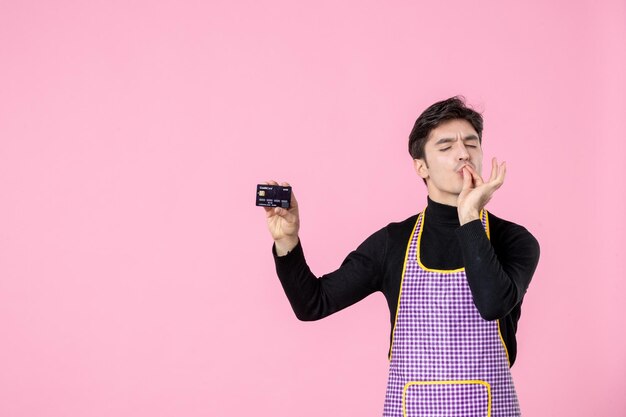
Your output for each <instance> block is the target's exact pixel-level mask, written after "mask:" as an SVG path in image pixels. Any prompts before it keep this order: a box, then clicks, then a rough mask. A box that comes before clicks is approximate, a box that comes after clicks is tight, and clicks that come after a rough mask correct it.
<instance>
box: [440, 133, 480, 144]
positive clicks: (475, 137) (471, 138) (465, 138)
mask: <svg viewBox="0 0 626 417" xmlns="http://www.w3.org/2000/svg"><path fill="white" fill-rule="evenodd" d="M463 140H464V141H468V140H478V136H476V135H468V136H466V137H464V138H463ZM449 142H456V138H441V139H439V140H438V141H437V142H435V146H437V145H441V144H443V143H449Z"/></svg>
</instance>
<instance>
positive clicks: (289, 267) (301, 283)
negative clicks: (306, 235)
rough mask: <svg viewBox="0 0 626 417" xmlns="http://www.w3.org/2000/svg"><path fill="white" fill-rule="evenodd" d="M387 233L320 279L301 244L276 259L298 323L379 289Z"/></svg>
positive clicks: (376, 236) (372, 238)
mask: <svg viewBox="0 0 626 417" xmlns="http://www.w3.org/2000/svg"><path fill="white" fill-rule="evenodd" d="M387 240H388V236H387V231H386V229H381V230H379V231H378V232H376V233H374V234H373V235H371V236H370V237H369V238H367V239H366V240H365V241H364V242H363V243H362V244H361V245H360V246H359V247H358V248H357V249H356V250H355V251H353V252H351V253H350V254H349V255H348V256H347V257H346V258H345V260H344V261H343V263H342V264H341V266H340V267H339V268H338V269H337V270H336V271H334V272H331V273H328V274H326V275H323V276H321V277H319V278H317V277H316V276H315V274H313V273H312V272H311V269H310V268H309V266H308V265H307V263H306V260H305V257H304V251H303V249H302V244H301V242H298V245H297V246H296V247H295V248H294V249H293V250H292V251H291V252H289V253H288V254H287V255H285V256H280V257H279V256H277V255H276V248H275V247H274V246H273V247H272V253H273V255H274V261H275V264H276V273H277V274H278V277H279V279H280V282H281V284H282V286H283V289H284V291H285V294H286V295H287V298H288V299H289V302H290V304H291V307H292V309H293V311H294V313H295V314H296V317H298V319H300V320H305V321H310V320H319V319H321V318H324V317H326V316H328V315H330V314H333V313H335V312H337V311H339V310H341V309H343V308H346V307H348V306H350V305H352V304H354V303H356V302H357V301H360V300H362V299H363V298H365V297H367V296H368V295H370V294H372V293H373V292H375V291H379V290H381V285H382V279H383V269H384V263H385V258H386V248H387Z"/></svg>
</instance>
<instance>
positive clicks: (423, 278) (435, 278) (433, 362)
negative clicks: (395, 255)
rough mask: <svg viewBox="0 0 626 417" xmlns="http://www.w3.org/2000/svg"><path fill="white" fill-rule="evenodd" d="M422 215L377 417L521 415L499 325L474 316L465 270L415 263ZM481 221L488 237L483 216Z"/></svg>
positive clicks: (413, 238) (405, 277) (409, 254)
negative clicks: (382, 400) (386, 380)
mask: <svg viewBox="0 0 626 417" xmlns="http://www.w3.org/2000/svg"><path fill="white" fill-rule="evenodd" d="M426 214H427V213H426V211H424V212H422V213H421V214H420V215H419V216H418V218H417V221H416V224H415V228H414V230H413V233H412V234H411V238H410V240H409V245H408V248H407V255H406V259H405V264H404V272H403V278H402V284H401V286H400V297H399V300H398V311H397V312H396V321H395V327H394V330H393V337H392V343H391V358H390V359H391V362H390V367H389V381H388V384H387V395H386V398H385V408H384V412H383V416H384V417H400V416H401V417H405V416H410V417H413V416H420V417H426V416H427V417H505V416H506V417H509V416H520V411H519V405H518V402H517V395H516V393H515V387H514V386H513V380H512V378H511V373H510V371H509V360H508V353H507V351H506V346H505V345H504V341H503V340H502V337H501V335H500V329H499V324H498V321H486V320H484V319H483V318H482V317H481V316H480V314H479V313H478V310H477V309H476V306H475V305H474V302H473V301H472V294H471V292H470V289H469V286H468V284H467V279H466V275H465V270H464V268H461V269H458V270H433V269H429V268H427V267H425V266H424V265H423V264H422V263H421V261H420V258H419V248H420V238H421V235H422V233H421V232H422V228H423V225H424V221H425V219H426ZM481 220H482V223H483V226H484V227H485V231H486V232H487V235H489V224H488V214H487V211H486V210H483V211H482V213H481Z"/></svg>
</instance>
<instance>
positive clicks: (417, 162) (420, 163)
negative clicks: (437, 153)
mask: <svg viewBox="0 0 626 417" xmlns="http://www.w3.org/2000/svg"><path fill="white" fill-rule="evenodd" d="M413 166H414V167H415V172H417V175H419V176H420V177H422V179H424V180H425V179H427V178H428V176H429V175H428V165H427V164H426V161H425V160H424V159H423V158H420V159H414V160H413Z"/></svg>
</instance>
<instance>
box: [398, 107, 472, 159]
mask: <svg viewBox="0 0 626 417" xmlns="http://www.w3.org/2000/svg"><path fill="white" fill-rule="evenodd" d="M454 119H462V120H467V121H468V122H469V123H470V124H471V125H472V127H474V130H476V133H478V141H479V142H480V143H482V140H483V117H482V116H481V115H480V113H478V112H477V111H475V110H473V109H471V108H469V107H467V106H466V105H465V97H463V96H454V97H450V98H449V99H447V100H443V101H439V102H437V103H435V104H433V105H432V106H430V107H429V108H427V109H426V110H424V112H423V113H422V114H420V116H419V117H418V118H417V120H416V121H415V125H414V126H413V130H411V134H410V135H409V153H410V154H411V157H412V158H413V159H420V158H424V145H425V144H426V141H427V140H428V136H429V135H430V132H431V130H433V129H434V128H436V127H437V126H439V125H440V124H442V123H444V122H447V121H448V120H454Z"/></svg>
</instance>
